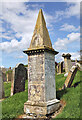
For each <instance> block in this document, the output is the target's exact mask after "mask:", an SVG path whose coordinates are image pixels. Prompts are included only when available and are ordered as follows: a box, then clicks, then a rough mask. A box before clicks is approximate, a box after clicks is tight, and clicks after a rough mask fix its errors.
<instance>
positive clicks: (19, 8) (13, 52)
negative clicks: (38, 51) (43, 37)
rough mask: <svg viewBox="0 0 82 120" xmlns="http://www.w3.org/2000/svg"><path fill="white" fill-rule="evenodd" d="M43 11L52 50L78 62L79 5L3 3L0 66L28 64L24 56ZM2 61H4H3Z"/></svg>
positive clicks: (59, 55)
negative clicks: (38, 17) (40, 12)
mask: <svg viewBox="0 0 82 120" xmlns="http://www.w3.org/2000/svg"><path fill="white" fill-rule="evenodd" d="M40 8H42V10H43V14H44V17H45V21H46V24H47V28H48V31H49V35H50V38H51V42H52V45H53V48H54V49H55V50H56V51H58V52H59V54H58V55H56V56H55V58H56V61H57V62H59V61H62V60H63V58H62V54H63V53H70V54H71V55H72V57H71V58H72V59H76V58H77V59H79V50H80V3H79V2H75V3H70V2H40V3H38V2H13V3H12V2H3V3H2V2H0V56H2V57H0V66H5V67H7V68H8V67H10V66H11V67H14V66H15V65H16V64H17V63H23V64H27V62H28V61H27V55H25V54H24V53H23V50H26V49H27V48H28V47H29V45H30V42H31V39H32V35H33V30H34V27H35V24H36V20H37V16H38V12H39V9H40ZM1 58H2V59H1Z"/></svg>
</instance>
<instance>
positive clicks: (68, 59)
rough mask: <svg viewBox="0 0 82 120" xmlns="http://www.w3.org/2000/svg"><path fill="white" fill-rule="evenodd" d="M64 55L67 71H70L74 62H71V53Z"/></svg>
mask: <svg viewBox="0 0 82 120" xmlns="http://www.w3.org/2000/svg"><path fill="white" fill-rule="evenodd" d="M62 57H64V64H65V72H66V73H68V72H69V70H70V69H71V67H72V63H71V59H70V58H71V55H70V54H69V53H68V54H63V55H62Z"/></svg>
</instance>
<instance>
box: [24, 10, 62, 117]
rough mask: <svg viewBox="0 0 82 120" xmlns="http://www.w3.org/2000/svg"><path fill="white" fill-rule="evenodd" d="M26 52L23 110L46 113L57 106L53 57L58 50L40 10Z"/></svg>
mask: <svg viewBox="0 0 82 120" xmlns="http://www.w3.org/2000/svg"><path fill="white" fill-rule="evenodd" d="M24 53H26V54H28V101H27V102H26V103H25V104H24V112H25V113H28V114H31V115H33V114H35V115H38V116H40V115H47V114H50V113H53V112H55V111H56V110H57V109H58V107H59V105H60V104H59V100H57V99H56V87H55V58H54V55H56V54H57V53H58V52H57V51H55V50H54V49H53V48H52V44H51V40H50V37H49V33H48V30H47V28H46V23H45V20H44V16H43V13H42V10H40V11H39V15H38V19H37V23H36V26H35V30H34V33H33V37H32V40H31V44H30V48H28V50H26V51H24Z"/></svg>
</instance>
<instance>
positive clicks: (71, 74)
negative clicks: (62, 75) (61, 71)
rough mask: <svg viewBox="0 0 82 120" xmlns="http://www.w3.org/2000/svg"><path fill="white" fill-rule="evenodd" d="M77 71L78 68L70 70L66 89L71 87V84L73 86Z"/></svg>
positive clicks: (74, 67)
mask: <svg viewBox="0 0 82 120" xmlns="http://www.w3.org/2000/svg"><path fill="white" fill-rule="evenodd" d="M77 69H78V67H77V66H72V68H71V69H70V71H69V73H68V76H67V78H66V80H65V84H64V88H66V87H70V86H71V84H72V82H73V80H74V77H75V75H76V73H77Z"/></svg>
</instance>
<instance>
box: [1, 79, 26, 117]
mask: <svg viewBox="0 0 82 120" xmlns="http://www.w3.org/2000/svg"><path fill="white" fill-rule="evenodd" d="M10 86H11V85H10V83H5V95H6V96H7V97H8V98H6V99H5V100H4V101H2V114H3V115H2V117H3V118H4V119H6V118H16V117H17V116H19V115H20V114H23V111H24V103H25V102H26V101H27V98H28V88H27V86H28V81H27V80H26V82H25V89H26V90H25V91H24V92H20V93H16V94H15V95H13V96H9V93H10ZM8 87H9V88H8ZM7 92H8V93H7Z"/></svg>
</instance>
